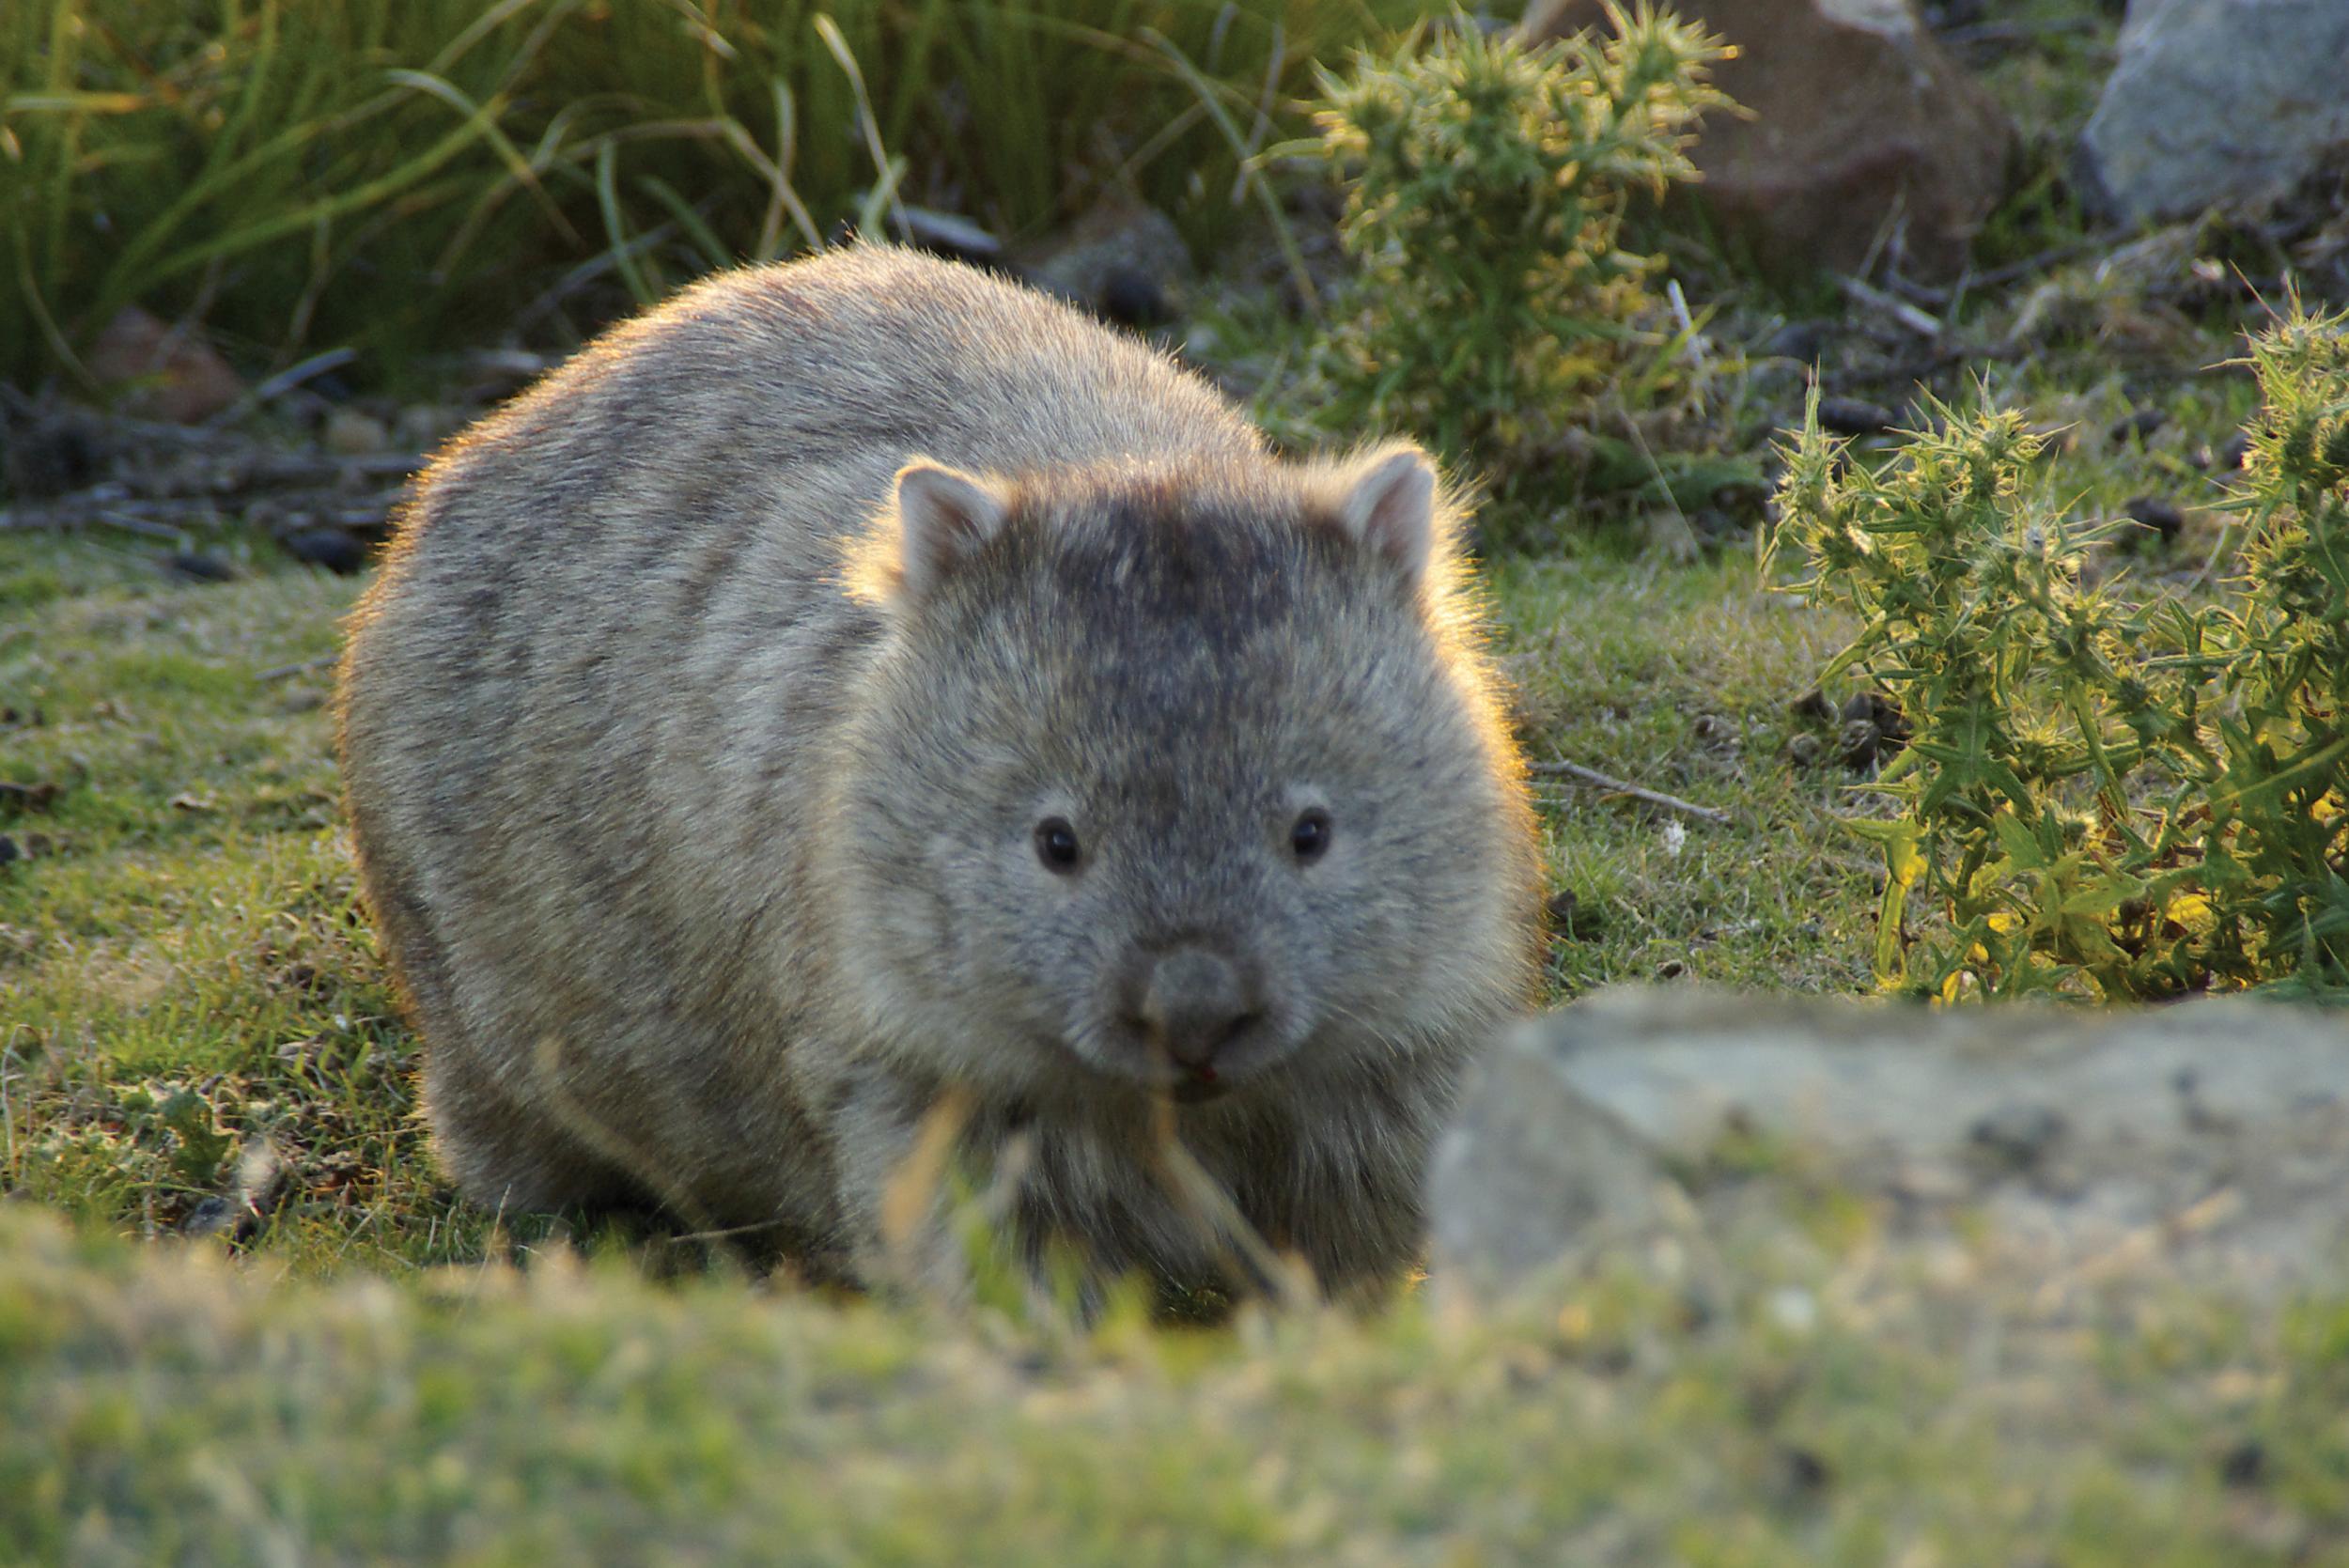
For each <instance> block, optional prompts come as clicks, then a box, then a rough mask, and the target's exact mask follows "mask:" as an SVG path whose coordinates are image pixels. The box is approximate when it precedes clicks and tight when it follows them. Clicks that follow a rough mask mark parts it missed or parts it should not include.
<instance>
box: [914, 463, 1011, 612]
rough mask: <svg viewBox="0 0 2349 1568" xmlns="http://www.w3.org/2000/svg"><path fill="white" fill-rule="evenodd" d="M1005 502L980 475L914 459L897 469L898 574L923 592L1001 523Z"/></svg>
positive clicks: (1000, 525) (1005, 512)
mask: <svg viewBox="0 0 2349 1568" xmlns="http://www.w3.org/2000/svg"><path fill="white" fill-rule="evenodd" d="M1007 515H1008V507H1007V505H1006V504H1005V501H1004V498H1003V494H1002V492H1000V491H998V490H997V489H994V488H992V487H991V486H989V485H988V482H987V481H986V480H984V479H981V478H978V477H977V476H975V475H973V474H965V473H963V472H962V470H960V469H958V468H948V467H947V466H946V465H945V464H944V463H935V462H932V461H930V460H929V459H928V458H915V459H914V460H913V461H911V462H910V463H908V464H906V466H905V467H903V468H901V469H899V470H898V471H897V574H898V581H899V582H900V583H902V584H903V585H904V588H905V591H906V592H908V593H911V594H915V595H921V594H926V593H928V592H929V591H930V590H931V589H932V588H933V587H935V586H937V584H938V583H939V582H942V581H943V580H944V579H945V577H946V576H947V574H949V573H950V572H952V571H953V570H954V569H955V567H956V565H957V563H958V562H960V561H961V560H962V559H963V558H964V557H966V556H968V555H969V554H970V553H971V552H972V551H975V550H977V549H978V548H979V547H980V546H981V545H984V544H986V543H987V541H988V540H989V539H991V538H993V537H994V536H996V534H997V533H999V532H1000V531H1001V530H1002V528H1003V519H1004V518H1005V516H1007Z"/></svg>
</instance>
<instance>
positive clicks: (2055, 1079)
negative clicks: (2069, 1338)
mask: <svg viewBox="0 0 2349 1568" xmlns="http://www.w3.org/2000/svg"><path fill="white" fill-rule="evenodd" d="M1733 1137H1734V1138H1735V1139H1737V1140H1740V1141H1746V1142H1748V1143H1752V1142H1755V1141H1760V1142H1763V1143H1766V1144H1768V1145H1771V1146H1777V1147H1781V1148H1783V1149H1785V1150H1787V1151H1789V1152H1790V1154H1791V1156H1792V1158H1793V1161H1794V1164H1795V1166H1796V1167H1797V1169H1796V1170H1795V1171H1794V1172H1793V1175H1794V1176H1795V1177H1798V1179H1799V1182H1801V1183H1811V1184H1815V1183H1817V1182H1819V1181H1822V1180H1825V1181H1831V1182H1834V1183H1838V1184H1842V1185H1843V1186H1845V1187H1847V1188H1851V1189H1854V1190H1856V1191H1857V1192H1859V1194H1860V1195H1861V1196H1862V1197H1863V1198H1867V1199H1869V1200H1871V1201H1873V1202H1875V1203H1876V1205H1877V1207H1878V1208H1879V1209H1880V1210H1881V1211H1882V1212H1883V1213H1885V1214H1887V1215H1890V1216H1893V1217H1895V1218H1897V1219H1899V1220H1900V1221H1901V1223H1902V1224H1903V1225H1905V1226H1906V1227H1907V1228H1908V1230H1909V1231H1910V1232H1912V1233H1914V1234H1920V1235H1922V1234H1933V1235H1937V1236H1942V1237H1946V1236H1948V1235H1951V1234H1967V1235H1973V1236H1981V1235H1983V1234H1984V1233H1983V1226H1985V1225H1986V1226H1987V1227H1988V1231H1987V1235H1986V1240H1985V1241H1984V1243H1983V1244H1984V1245H1986V1246H1989V1247H1990V1248H1992V1249H1993V1250H1998V1251H1999V1252H2001V1253H2002V1254H2003V1255H2006V1256H2008V1257H2010V1258H2015V1259H2026V1260H2029V1261H2030V1262H2031V1263H2032V1264H2033V1265H2035V1266H2041V1267H2046V1268H2050V1269H2071V1268H2078V1267H2083V1266H2086V1265H2089V1264H2090V1263H2091V1262H2092V1261H2093V1260H2096V1259H2099V1258H2102V1257H2105V1256H2107V1255H2108V1254H2111V1253H2113V1252H2115V1250H2120V1251H2122V1252H2123V1253H2127V1254H2128V1255H2130V1256H2132V1257H2135V1256H2138V1255H2139V1254H2143V1257H2142V1258H2140V1259H2139V1261H2140V1262H2145V1261H2149V1260H2158V1261H2159V1262H2160V1263H2161V1265H2162V1266H2164V1267H2165V1268H2174V1269H2179V1270H2192V1271H2199V1272H2202V1273H2206V1274H2210V1275H2213V1276H2215V1277H2224V1278H2227V1279H2230V1280H2232V1281H2236V1282H2239V1283H2250V1284H2254V1285H2256V1284H2262V1283H2275V1284H2286V1283H2289V1282H2291V1281H2294V1280H2295V1279H2300V1278H2303V1277H2305V1275H2306V1270H2307V1268H2308V1267H2309V1266H2310V1265H2315V1264H2318V1263H2327V1264H2331V1265H2339V1264H2341V1263H2342V1262H2344V1261H2349V1203H2344V1202H2343V1199H2342V1195H2343V1194H2344V1193H2349V1018H2344V1017H2341V1016H2339V1015H2332V1014H2326V1013H2321V1012H2313V1011H2307V1010H2301V1009H2296V1008H2291V1007H2285V1006H2282V1005H2278V1004H2270V1003H2261V1002H2255V1001H2242V1000H2230V1001H2199V1002H2192V1003H2187V1004H2185V1005H2180V1006H2174V1007H2168V1008H2161V1009H2151V1010H2141V1011H2126V1010H2121V1011H2110V1012H2085V1011H2080V1010H2059V1009H2027V1008H2003V1009H2001V1008H1961V1009H1948V1010H1938V1011H1929V1010H1925V1009H1922V1008H1910V1007H1904V1006H1897V1005H1893V1004H1890V1003H1867V1002H1855V1001H1842V1002H1835V1001H1802V1000H1797V999H1775V998H1753V997H1742V996H1731V995H1726V994H1722V993H1718V992H1705V991H1702V990H1690V989H1688V988H1687V987H1672V988H1671V989H1657V990H1641V989H1636V988H1625V989H1622V990H1616V991H1610V992H1605V993H1602V994H1600V995H1599V996H1596V997H1594V998H1592V999H1591V1000H1589V1001H1583V1002H1579V1003H1577V1004H1575V1005H1573V1006H1570V1007H1567V1008H1564V1009H1562V1010H1560V1011H1558V1012H1556V1013H1552V1014H1550V1015H1548V1016H1547V1017H1544V1018H1541V1019H1537V1020H1535V1021H1534V1022H1533V1023H1532V1024H1531V1025H1529V1026H1527V1027H1526V1028H1525V1029H1524V1030H1523V1031H1521V1032H1519V1033H1518V1034H1517V1036H1515V1037H1513V1038H1512V1039H1510V1040H1508V1041H1506V1042H1504V1044H1503V1046H1502V1047H1501V1048H1499V1049H1497V1050H1496V1051H1495V1052H1494V1053H1493V1054H1492V1058H1491V1060H1490V1062H1489V1063H1487V1064H1486V1067H1485V1068H1484V1069H1483V1070H1482V1071H1481V1072H1480V1074H1479V1075H1478V1076H1477V1077H1476V1078H1475V1079H1473V1080H1472V1081H1471V1082H1470V1085H1469V1086H1468V1088H1467V1091H1466V1093H1465V1094H1464V1095H1463V1098H1462V1103H1461V1106H1460V1109H1459V1111H1458V1115H1457V1117H1456V1120H1455V1126H1454V1127H1453V1129H1452V1131H1451V1132H1450V1133H1449V1134H1448V1135H1447V1137H1446V1139H1445V1141H1443V1143H1442V1144H1441V1145H1440V1147H1439V1155H1438V1158H1437V1162H1436V1166H1435V1170H1434V1174H1433V1179H1432V1184H1431V1194H1430V1215H1431V1224H1432V1230H1433V1235H1434V1238H1435V1239H1434V1246H1435V1252H1434V1256H1435V1265H1436V1269H1437V1271H1438V1273H1439V1275H1440V1274H1441V1273H1442V1272H1444V1271H1446V1270H1450V1271H1453V1272H1455V1273H1456V1274H1458V1275H1460V1276H1461V1277H1463V1278H1464V1279H1468V1280H1471V1281H1475V1282H1476V1283H1477V1284H1478V1285H1479V1287H1480V1288H1491V1287H1495V1286H1500V1285H1506V1284H1510V1283H1512V1282H1516V1281H1526V1280H1529V1279H1532V1278H1534V1277H1535V1276H1536V1275H1537V1274H1538V1273H1539V1272H1540V1271H1541V1270H1542V1269H1543V1267H1544V1266H1545V1265H1553V1264H1555V1263H1557V1262H1558V1261H1559V1260H1560V1259H1562V1258H1566V1259H1571V1258H1572V1257H1574V1256H1576V1255H1578V1254H1581V1253H1587V1252H1588V1251H1590V1250H1592V1249H1593V1248H1594V1247H1603V1246H1605V1245H1607V1244H1608V1241H1607V1238H1609V1237H1611V1236H1616V1235H1620V1234H1626V1233H1632V1232H1637V1231H1638V1230H1640V1229H1641V1228H1642V1227H1647V1226H1651V1225H1653V1224H1654V1223H1655V1222H1656V1220H1657V1217H1658V1214H1659V1208H1658V1203H1659V1199H1658V1181H1659V1179H1660V1178H1661V1176H1662V1173H1663V1172H1667V1171H1679V1172H1700V1173H1701V1172H1703V1171H1705V1170H1706V1169H1707V1167H1708V1165H1709V1164H1710V1163H1711V1162H1712V1161H1713V1160H1714V1157H1715V1156H1716V1155H1717V1154H1718V1152H1719V1150H1720V1149H1721V1148H1722V1147H1723V1145H1724V1141H1725V1140H1726V1139H1730V1138H1733ZM1760 1180H1761V1181H1762V1184H1763V1185H1764V1186H1766V1185H1767V1177H1766V1176H1765V1177H1763V1178H1760ZM1702 1185H1703V1184H1702V1182H1700V1187H1702ZM1723 1185H1724V1187H1728V1186H1740V1185H1743V1186H1751V1185H1752V1182H1751V1181H1750V1180H1748V1181H1743V1182H1732V1183H1724V1184H1723ZM1666 1190H1667V1191H1668V1190H1669V1189H1666ZM1749 1196H1750V1195H1749ZM1696 1201H1697V1204H1698V1207H1699V1209H1700V1210H1703V1209H1705V1208H1706V1207H1707V1205H1708V1203H1710V1199H1709V1198H1708V1196H1707V1195H1706V1194H1705V1193H1704V1192H1703V1191H1700V1192H1699V1193H1698V1194H1697V1198H1696ZM1666 1206H1667V1207H1669V1204H1667V1205H1666ZM1745 1206H1746V1207H1747V1208H1749V1209H1750V1207H1751V1204H1750V1203H1746V1204H1745ZM2132 1250H2133V1251H2132Z"/></svg>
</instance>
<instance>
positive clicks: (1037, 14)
mask: <svg viewBox="0 0 2349 1568" xmlns="http://www.w3.org/2000/svg"><path fill="white" fill-rule="evenodd" d="M1423 9H1424V7H1423V5H1421V4H1418V3H1416V0H1340V3H1337V4H1330V5H1315V4H1304V3H1301V0H1236V3H1234V4H1229V5H1226V4H1221V3H1220V0H1025V3H1022V4H1018V5H1012V4H1003V3H1000V0H916V3H913V4H882V3H880V0H841V3H836V4H831V5H828V6H823V7H818V6H815V5H811V4H804V3H800V0H794V3H793V4H789V5H785V6H779V7H778V6H756V7H754V6H752V5H749V4H748V3H747V0H500V3H499V4H496V5H493V6H486V7H485V6H483V5H479V4H475V3H474V0H401V3H400V4H398V5H386V4H383V3H381V0H320V3H315V4H312V3H305V4H302V5H299V6H294V5H289V4H288V3H286V0H218V3H215V4H207V5H203V6H196V7H148V6H139V5H134V4H131V3H129V0H46V3H43V0H27V3H26V4H23V5H16V6H11V7H9V8H8V10H7V12H6V13H5V14H0V247H5V254H0V274H4V275H5V276H6V277H7V280H8V282H7V287H0V377H4V378H8V379H15V380H26V381H29V380H34V379H36V378H38V377H39V376H41V375H45V374H51V373H56V372H59V371H63V372H64V373H66V374H67V375H68V377H69V380H74V381H80V380H83V379H84V378H83V377H82V376H81V375H80V374H78V366H79V363H80V362H79V358H78V355H79V353H80V352H81V351H82V350H85V349H86V348H87V347H88V343H89V340H90V337H91V336H92V334H95V333H97V332H98V331H99V330H100V329H101V328H102V327H103V326H104V325H105V323H106V322H107V321H108V320H109V319H111V318H113V316H114V314H115V313H116V311H117V310H118V309H120V308H121V307H123V306H125V305H131V304H139V305H144V306H145V307H146V308H148V310H150V311H153V312H155V313H157V314H159V315H163V316H172V317H176V316H179V315H180V314H182V313H187V314H190V315H193V316H194V317H196V318H201V319H203V320H204V321H206V322H207V324H208V326H209V328H210V331H211V332H212V333H213V334H215V335H216V336H217V337H220V338H222V339H224V340H225V341H226V342H227V343H228V345H229V346H230V347H231V348H232V349H237V350H238V353H237V356H236V357H239V358H241V359H249V360H265V359H266V360H273V361H274V363H275V364H277V365H285V364H287V363H288V362H289V361H291V360H292V359H294V358H297V357H299V356H300V355H302V354H303V353H306V352H309V351H312V350H316V349H333V348H338V347H352V348H356V349H359V350H361V351H362V353H363V354H364V355H365V356H366V358H365V359H364V360H363V362H362V365H361V366H360V368H359V370H358V371H357V372H356V373H357V374H360V375H362V376H365V377H366V378H369V379H374V380H381V379H383V378H385V377H396V376H397V375H399V374H403V373H408V372H411V371H412V369H413V362H414V361H415V360H416V358H417V357H418V356H419V355H420V354H422V353H426V352H429V351H431V350H434V349H445V348H447V347H448V346H451V345H454V344H460V343H466V344H470V343H477V342H479V341H483V340H486V339H488V338H490V336H491V335H493V334H496V333H499V332H502V331H506V330H509V329H510V328H511V327H512V325H513V324H514V323H515V322H516V321H517V319H518V318H523V319H527V320H532V321H536V322H537V323H538V324H539V325H538V328H537V331H538V333H539V334H540V335H543V336H551V337H552V338H553V339H554V340H557V341H560V340H562V339H563V338H565V337H566V336H567V335H568V336H569V337H570V339H571V340H572V341H576V335H577V334H578V333H579V332H581V331H584V330H587V329H591V328H592V327H594V326H596V325H599V324H600V320H601V318H604V317H607V316H609V315H610V314H612V313H614V311H616V310H618V309H622V308H625V307H626V306H627V305H628V304H629V303H631V302H642V301H645V300H649V299H651V298H656V297H658V296H659V295H660V294H661V293H664V292H666V291H667V290H668V289H669V288H671V287H675V286H676V285H677V283H679V282H681V281H683V280H684V279H685V278H687V277H690V276H692V275H693V274H694V273H696V272H703V271H707V270H709V269H710V268H713V267H719V266H724V265H729V264H732V263H734V262H737V261H740V260H744V259H752V260H757V259H770V258H772V257H775V256H784V255H789V254H792V253H794V252H796V251H799V250H801V249H805V248H810V247H813V246H815V245H817V244H819V243H821V242H822V241H823V238H824V237H825V236H826V235H827V234H828V233H829V232H831V230H832V227H833V225H836V224H838V223H841V222H844V221H848V222H858V223H861V224H862V225H863V226H864V227H866V228H868V229H870V228H874V227H877V226H879V225H880V224H881V223H882V222H883V221H885V218H886V215H887V214H888V212H889V211H890V210H891V209H892V207H893V205H894V204H896V203H900V202H910V203H917V204H926V205H929V206H933V207H939V208H942V209H945V210H950V211H955V212H958V213H961V214H963V215H965V216H967V217H970V218H972V219H975V220H977V221H979V222H981V223H984V224H987V225H991V226H992V227H993V228H994V229H995V230H996V231H997V232H998V233H999V234H1001V235H1003V236H1005V237H1007V238H1019V237H1023V236H1031V235H1033V234H1034V233H1035V232H1037V231H1038V230H1039V229H1042V228H1044V227H1047V226H1049V225H1051V224H1052V223H1054V222H1056V221H1058V220H1060V219H1064V218H1066V217H1067V216H1069V215H1070V213H1071V212H1072V211H1073V210H1077V209H1079V208H1081V206H1082V205H1084V204H1085V203H1086V202H1087V201H1089V200H1091V199H1093V198H1094V197H1095V196H1096V195H1097V194H1101V193H1104V192H1108V193H1116V192H1131V193H1132V194H1136V195H1138V196H1140V197H1142V198H1143V199H1145V200H1148V201H1151V202H1154V203H1156V204H1158V205H1159V206H1160V207H1162V208H1164V209H1166V210H1169V211H1171V212H1173V213H1175V215H1176V216H1177V218H1178V219H1179V220H1180V221H1181V222H1182V223H1183V224H1184V225H1185V227H1186V228H1187V230H1188V232H1189V234H1190V238H1191V239H1192V240H1193V241H1194V242H1206V241H1212V240H1214V239H1215V238H1216V237H1218V236H1219V235H1221V234H1222V233H1224V232H1226V231H1228V230H1229V229H1230V227H1231V226H1232V224H1233V221H1234V218H1235V215H1236V213H1237V210H1238V207H1237V202H1236V201H1235V200H1234V199H1233V196H1234V193H1235V190H1236V183H1235V170H1236V167H1237V160H1238V159H1239V157H1240V156H1241V155H1242V154H1243V153H1245V152H1247V151H1250V150H1252V147H1251V145H1250V144H1251V142H1253V143H1254V144H1255V145H1262V144H1263V143H1264V142H1266V141H1267V140H1277V139H1278V137H1277V135H1272V134H1270V133H1271V132H1274V131H1275V130H1276V129H1277V127H1278V125H1281V124H1285V123H1286V121H1285V119H1284V117H1283V116H1288V115H1289V114H1290V112H1291V111H1290V96H1291V95H1292V94H1293V93H1294V92H1296V91H1299V90H1302V89H1303V88H1304V87H1305V86H1306V85H1308V81H1309V78H1308V76H1307V72H1308V70H1309V69H1310V65H1311V62H1312V61H1313V60H1314V59H1315V58H1317V57H1320V58H1329V57H1334V56H1335V55H1336V54H1339V53H1341V52H1342V51H1343V50H1344V49H1345V48H1346V46H1347V45H1350V44H1353V43H1355V42H1358V41H1361V40H1365V39H1373V38H1377V37H1382V36H1384V34H1385V33H1386V32H1387V31H1388V30H1389V29H1391V28H1392V27H1394V26H1397V25H1400V24H1401V23H1406V22H1408V21H1409V20H1410V19H1412V18H1413V17H1415V16H1417V15H1419V14H1420V13H1421V12H1422V11H1423ZM827 29H828V30H827ZM1209 105H1213V106H1214V108H1215V109H1216V110H1217V111H1219V112H1220V113H1221V118H1222V121H1223V123H1222V124H1221V125H1219V123H1218V122H1217V115H1216V114H1213V113H1210V112H1209ZM1227 129H1229V130H1232V131H1236V132H1238V134H1239V140H1238V141H1237V143H1236V142H1235V141H1234V140H1233V138H1232V137H1231V136H1229V135H1227V134H1226V130H1227ZM567 328H568V334H567V332H566V330H565V329H567ZM75 390H77V391H87V390H92V389H90V388H88V387H86V386H85V385H76V387H75Z"/></svg>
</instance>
